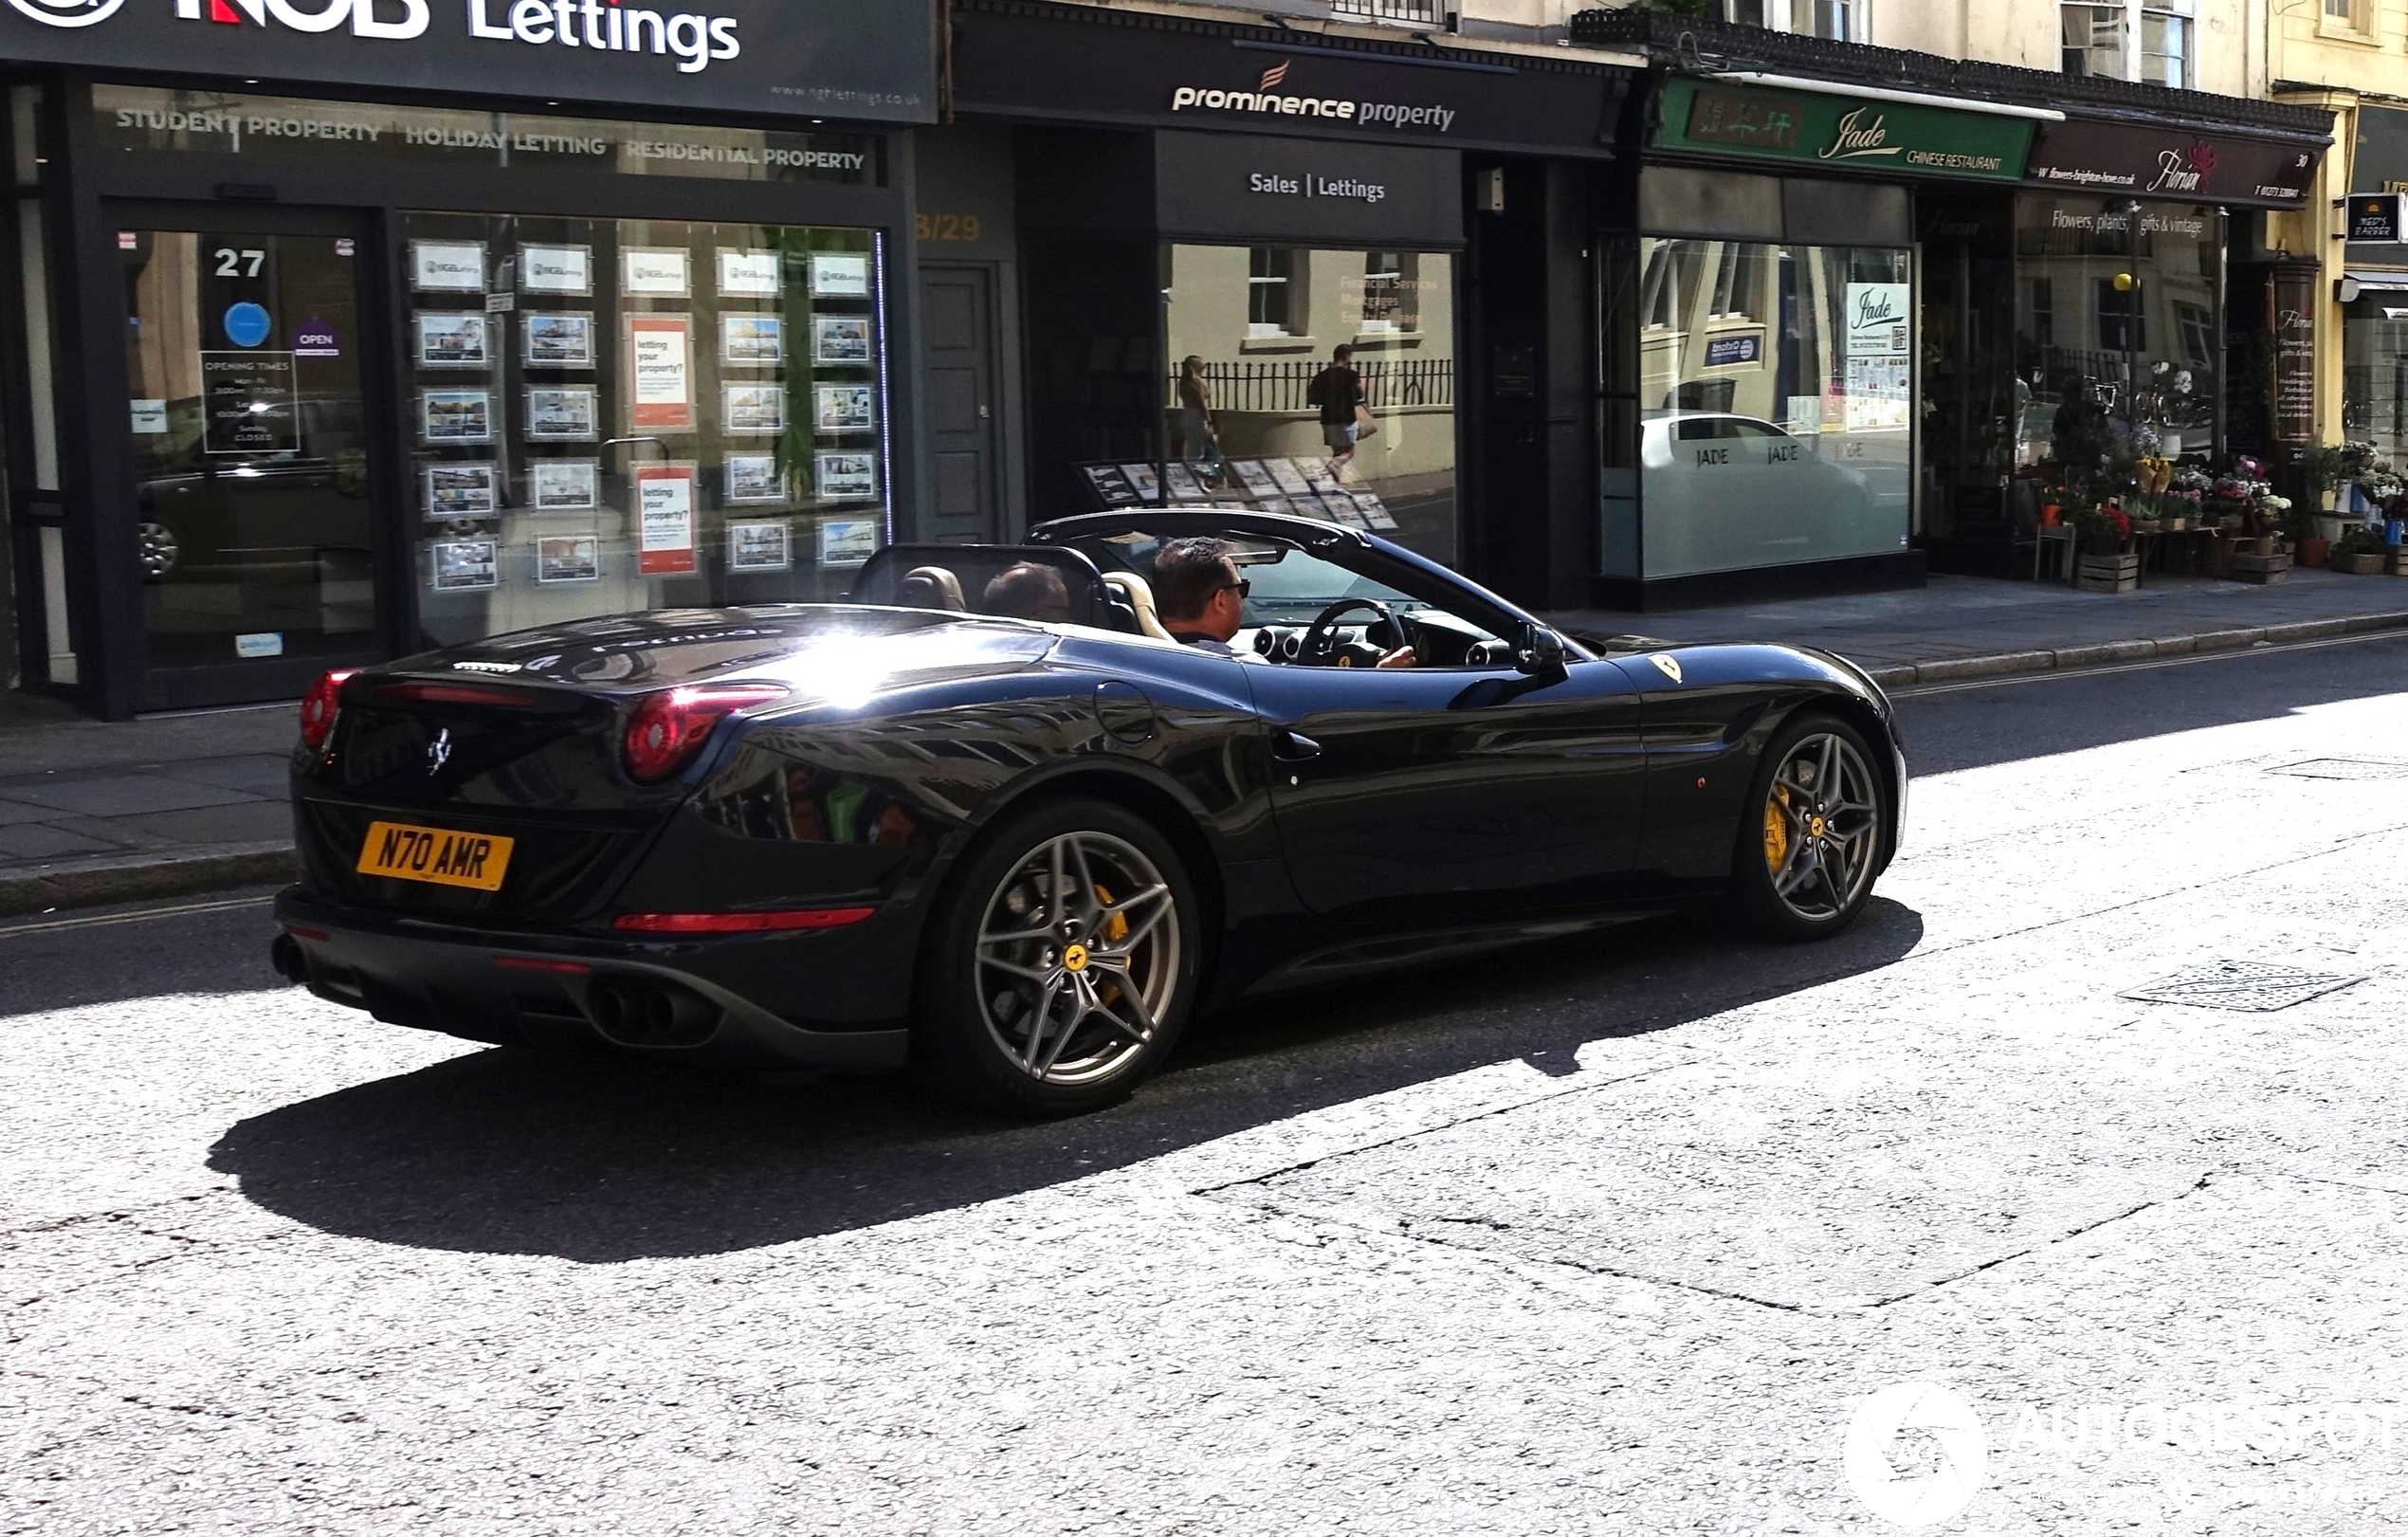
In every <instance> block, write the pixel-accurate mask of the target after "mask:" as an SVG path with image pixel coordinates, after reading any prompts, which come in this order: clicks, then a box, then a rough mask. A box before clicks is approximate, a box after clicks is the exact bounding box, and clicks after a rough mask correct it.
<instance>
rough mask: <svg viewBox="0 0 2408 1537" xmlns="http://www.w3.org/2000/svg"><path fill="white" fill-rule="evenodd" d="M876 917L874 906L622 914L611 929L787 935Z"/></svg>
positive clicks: (639, 931)
mask: <svg viewBox="0 0 2408 1537" xmlns="http://www.w3.org/2000/svg"><path fill="white" fill-rule="evenodd" d="M876 916H878V909H877V908H875V907H801V908H789V909H787V910H786V911H783V912H623V913H621V914H619V916H618V918H617V919H616V920H614V921H613V922H612V924H611V927H613V928H615V929H618V930H619V931H620V932H621V933H625V934H785V933H792V932H794V931H795V930H797V929H812V928H850V927H851V926H852V925H853V924H858V923H863V922H865V921H867V920H868V919H871V918H875V917H876Z"/></svg>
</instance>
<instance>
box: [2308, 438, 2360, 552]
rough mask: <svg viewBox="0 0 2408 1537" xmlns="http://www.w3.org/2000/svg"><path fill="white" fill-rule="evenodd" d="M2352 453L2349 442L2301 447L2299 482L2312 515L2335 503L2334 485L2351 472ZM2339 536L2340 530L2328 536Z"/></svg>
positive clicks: (2328, 537)
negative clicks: (2306, 493)
mask: <svg viewBox="0 0 2408 1537" xmlns="http://www.w3.org/2000/svg"><path fill="white" fill-rule="evenodd" d="M2349 468H2350V455H2349V451H2348V448H2347V446H2346V445H2338V444H2326V443H2320V444H2317V445H2315V446H2313V447H2311V448H2302V449H2301V450H2299V478H2300V484H2301V485H2302V486H2303V487H2304V488H2305V489H2306V490H2307V492H2308V502H2309V503H2311V508H2310V511H2311V515H2313V514H2317V513H2322V512H2324V511H2325V509H2326V508H2328V507H2330V506H2331V505H2332V498H2333V487H2335V486H2337V485H2340V484H2341V483H2342V480H2343V478H2344V476H2346V475H2347V474H2348V473H2349ZM2325 537H2326V538H2327V539H2334V538H2338V537H2339V530H2335V531H2334V532H2333V533H2332V534H2327V535H2326V536H2325Z"/></svg>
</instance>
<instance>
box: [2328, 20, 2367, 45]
mask: <svg viewBox="0 0 2408 1537" xmlns="http://www.w3.org/2000/svg"><path fill="white" fill-rule="evenodd" d="M2316 35H2317V36H2318V37H2320V38H2323V39H2324V40H2325V41H2326V42H2327V43H2355V44H2357V45H2358V46H2360V47H2362V48H2380V47H2381V46H2383V43H2382V39H2381V38H2380V37H2377V36H2376V35H2375V34H2374V33H2372V32H2362V31H2360V30H2359V29H2358V28H2357V27H2343V26H2340V25H2338V24H2337V23H2333V22H2328V21H2325V20H2322V19H2319V20H2318V22H2317V24H2316Z"/></svg>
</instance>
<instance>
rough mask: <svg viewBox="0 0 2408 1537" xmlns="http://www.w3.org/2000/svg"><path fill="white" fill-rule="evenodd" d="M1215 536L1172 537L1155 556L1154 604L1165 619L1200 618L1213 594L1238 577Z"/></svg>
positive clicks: (1167, 620) (1166, 620) (1227, 552)
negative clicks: (1202, 537)
mask: <svg viewBox="0 0 2408 1537" xmlns="http://www.w3.org/2000/svg"><path fill="white" fill-rule="evenodd" d="M1236 569H1237V568H1236V567H1235V566H1233V565H1232V564H1231V562H1230V558H1229V551H1228V550H1226V549H1224V548H1222V546H1221V541H1220V540H1216V539H1180V540H1172V541H1171V542H1170V543H1168V544H1165V545H1163V546H1162V548H1161V551H1160V553H1159V554H1158V555H1156V556H1155V557H1154V606H1155V608H1156V609H1157V610H1158V611H1159V612H1160V613H1161V615H1162V618H1163V619H1164V621H1165V622H1175V621H1177V620H1180V619H1201V618H1202V617H1204V606H1205V605H1206V604H1208V603H1210V602H1212V601H1213V594H1214V593H1215V592H1218V591H1219V590H1220V589H1222V588H1224V587H1227V586H1229V585H1230V584H1231V582H1233V581H1235V580H1237V576H1236V575H1235V573H1236Z"/></svg>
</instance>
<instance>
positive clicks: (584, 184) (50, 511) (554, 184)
mask: <svg viewBox="0 0 2408 1537" xmlns="http://www.w3.org/2000/svg"><path fill="white" fill-rule="evenodd" d="M219 9H225V8H219ZM251 9H253V8H249V7H244V6H237V7H236V8H235V14H236V15H237V18H238V19H237V20H236V22H234V23H232V24H229V25H211V24H208V23H203V24H200V25H198V26H191V25H179V24H178V23H176V22H175V21H174V20H173V18H172V17H169V18H166V19H164V20H162V19H160V18H155V17H151V16H147V15H146V16H140V17H137V16H136V15H135V14H134V13H132V12H130V11H129V12H127V13H126V14H125V17H124V20H125V22H126V27H125V29H123V30H122V31H119V29H118V28H117V27H116V26H115V25H114V23H112V24H111V25H99V26H95V27H90V28H88V29H87V30H86V32H85V34H84V35H83V36H82V38H81V39H79V40H76V41H78V42H80V44H81V46H84V47H87V48H91V49H92V50H93V51H94V53H95V54H96V55H97V54H99V53H100V52H101V51H102V50H105V54H106V57H105V58H101V57H85V58H73V59H63V60H62V61H61V62H62V63H63V64H83V65H85V66H87V67H83V68H61V69H58V70H54V71H48V72H46V73H44V74H41V75H40V76H36V77H27V78H25V79H23V80H21V81H20V82H17V83H15V84H14V85H13V86H12V87H11V90H12V97H13V101H12V104H13V107H14V111H13V113H12V137H13V143H12V151H13V161H14V164H15V166H16V170H17V175H18V194H19V195H18V198H17V205H16V213H17V217H18V220H19V223H20V235H21V238H20V240H19V241H17V242H15V243H12V244H13V247H14V249H16V250H17V251H19V252H22V253H23V260H22V261H21V263H20V269H19V271H18V274H17V281H18V282H19V283H20V284H21V285H22V292H23V293H24V294H25V296H26V305H25V313H26V317H27V320H26V321H25V323H24V325H23V328H22V329H21V331H20V332H19V333H18V335H17V336H15V337H13V338H11V343H12V351H13V353H14V355H15V356H14V360H13V361H14V366H13V368H12V370H11V373H12V375H13V380H12V383H13V388H12V389H11V391H10V395H11V402H10V404H11V419H10V421H9V438H10V441H11V442H12V443H18V444H25V445H27V446H28V447H29V448H30V449H31V452H30V453H29V454H27V455H24V456H22V457H23V460H24V462H26V463H27V465H28V466H29V467H30V469H31V473H30V474H29V475H25V476H18V477H12V481H22V482H23V483H24V484H22V485H14V486H12V489H13V490H14V492H15V506H14V508H13V509H12V510H13V511H14V514H15V522H16V526H17V530H18V546H17V549H18V558H19V570H20V572H21V573H22V574H23V576H21V579H20V583H19V589H20V595H21V606H23V607H24V608H25V609H27V615H26V624H25V627H24V646H23V651H24V656H25V662H26V668H25V670H26V672H27V676H28V679H29V680H31V681H36V682H44V681H46V683H47V684H48V685H49V686H52V687H54V688H57V689H61V690H71V691H73V692H74V693H76V694H78V695H80V696H81V697H82V699H83V700H84V701H85V702H86V703H87V704H89V705H90V706H91V707H93V708H95V709H97V710H99V711H101V712H103V713H107V714H110V715H124V714H129V713H133V712H135V711H138V710H149V709H162V708H176V707H186V706H193V705H203V704H229V703H240V702H247V701H253V700H265V699H276V698H287V697H291V696H293V695H295V694H297V693H298V692H300V691H301V688H302V687H303V686H306V684H307V682H308V681H309V679H310V678H311V677H312V676H314V675H315V674H316V673H317V672H318V671H319V670H322V669H324V668H330V667H338V666H348V665H357V664H360V663H366V662H373V661H376V660H379V659H382V658H385V657H390V656H392V655H396V654H403V653H406V652H409V651H413V650H421V649H424V648H427V647H431V646H440V645H448V644H453V643H457V642H460V641H465V640H470V639H475V638H478V637H481V636H483V635H487V634H492V633H497V632H500V631H510V630H520V629H525V628H529V627H535V626H543V625H554V624H563V623H568V622H571V621H575V620H579V619H585V618H591V617H594V616H598V615H603V614H609V613H620V612H625V611H628V610H632V609H642V608H682V607H703V606H712V605H721V604H729V603H752V602H774V601H793V600H803V599H812V598H819V597H826V596H831V595H837V594H840V593H841V592H842V591H843V590H844V589H845V587H846V586H847V585H848V582H849V574H850V572H851V570H852V569H853V568H855V567H857V566H858V565H859V564H860V563H861V562H862V561H863V560H865V559H866V558H867V557H868V555H869V554H870V553H871V552H873V551H874V550H875V549H876V548H877V547H878V546H879V545H880V544H881V543H883V542H885V541H886V540H890V539H892V538H894V537H895V535H896V533H897V526H896V522H897V516H898V509H899V508H903V507H907V506H908V505H909V504H910V496H911V492H912V489H913V487H914V485H915V469H914V454H913V452H912V448H911V445H912V442H913V438H912V423H913V421H914V415H915V408H914V402H913V389H914V386H915V383H916V380H915V378H914V375H913V371H912V370H911V369H909V368H908V367H905V366H899V364H898V362H897V357H898V350H899V349H903V348H907V347H908V346H909V345H910V335H911V331H910V320H911V315H910V305H909V304H908V303H907V302H905V301H904V300H903V298H902V297H901V296H902V295H903V294H906V293H908V291H909V290H908V285H907V284H903V282H902V280H903V278H904V276H905V275H906V273H907V271H908V267H909V250H908V241H907V230H908V197H907V188H908V181H909V174H910V147H909V140H908V136H907V135H905V134H903V133H899V132H896V131H895V126H896V125H897V124H898V123H901V122H907V121H916V120H924V119H928V118H930V117H933V113H934V106H933V102H934V84H933V78H932V77H933V64H932V60H933V46H934V45H933V40H932V34H931V27H930V23H929V19H928V17H927V16H926V15H924V14H921V13H920V8H912V7H903V8H895V10H894V11H893V12H892V13H887V12H885V9H884V8H882V14H881V16H880V17H879V18H877V19H874V20H866V19H864V18H862V17H861V16H860V15H859V14H858V11H857V8H853V7H850V6H848V5H844V4H841V3H837V0H828V3H825V4H822V3H818V0H812V3H810V4H804V5H796V4H794V3H793V0H778V3H776V4H769V3H767V0H759V3H755V4H750V5H740V4H733V3H722V4H721V5H719V6H718V7H717V8H716V11H717V13H716V14H714V15H711V16H701V15H695V16H684V15H681V16H676V17H668V16H664V15H663V14H661V13H657V12H655V11H652V10H650V9H644V8H629V9H625V10H623V11H622V10H617V9H613V10H611V11H609V12H607V13H606V12H604V11H603V10H602V9H601V8H599V7H589V8H587V12H585V13H581V12H579V11H577V10H576V9H575V8H566V9H564V10H563V11H561V12H558V13H554V12H553V11H552V10H551V8H542V7H538V8H529V7H519V8H516V9H514V10H512V11H511V12H510V19H509V21H508V22H507V23H504V22H502V21H501V20H499V19H498V18H497V17H496V16H491V15H487V14H485V12H484V10H483V9H482V8H476V7H471V8H468V13H467V16H466V18H465V30H463V31H461V32H460V33H459V34H458V35H450V34H449V33H448V32H447V28H448V27H459V26H461V25H462V21H461V18H460V17H458V16H457V15H456V14H454V13H449V12H450V11H451V8H440V9H444V10H446V11H447V15H445V16H444V17H442V18H441V19H439V20H438V19H436V18H433V17H431V16H429V14H428V13H427V11H426V9H425V8H423V7H414V6H408V5H398V4H397V5H391V6H378V7H362V8H358V9H357V12H356V15H355V16H354V26H353V27H350V28H347V29H342V30H337V29H335V28H332V27H320V28H319V29H318V30H317V31H314V32H311V31H305V30H304V31H297V30H295V29H294V28H293V27H291V26H290V25H289V22H290V18H289V17H287V16H286V14H285V11H286V10H287V9H291V8H284V9H278V8H277V7H275V6H273V5H270V6H267V7H266V8H265V9H264V10H263V11H262V13H261V15H260V16H259V17H256V18H254V17H252V16H251V15H250V10H251ZM337 9H341V8H337ZM493 9H494V10H495V11H497V12H498V11H499V9H501V8H493ZM537 10H543V11H544V12H545V13H546V14H545V15H544V16H542V17H538V16H537V15H536V14H535V12H536V11H537ZM349 13H350V12H347V14H349ZM328 14H332V13H331V12H329V13H328ZM319 19H320V20H322V19H323V18H322V17H320V18H319ZM538 22H540V23H541V25H538ZM412 23H414V24H415V25H416V27H417V30H416V31H414V32H409V31H407V30H406V28H407V27H409V26H410V25H411V24H412ZM395 28H400V29H402V30H394V29H395ZM19 29H20V30H23V29H24V28H19ZM9 41H10V42H11V43H14V42H17V41H19V40H18V39H16V38H15V37H13V36H11V38H10V39H9ZM43 41H44V42H46V43H49V44H52V45H54V46H52V51H53V52H54V53H57V52H67V51H72V50H68V49H66V48H65V47H64V44H58V43H57V42H56V40H50V39H45V40H43ZM245 43H246V44H248V45H250V46H251V47H252V49H253V52H251V53H249V54H246V55H244V57H245V58H246V60H247V61H248V62H247V63H246V64H242V65H240V66H232V65H227V64H226V60H227V59H228V58H230V57H232V51H231V50H233V48H234V46H235V45H237V44H245ZM221 56H224V57H221ZM220 66H225V67H228V68H229V70H230V69H231V68H234V67H239V68H240V69H241V70H242V73H241V74H240V75H239V76H233V75H230V74H229V76H228V78H216V77H211V78H207V79H196V78H193V77H192V75H191V74H190V73H189V72H190V71H192V70H195V69H201V68H216V67H220ZM144 67H148V68H151V69H153V70H157V71H164V70H166V69H169V68H173V69H176V70H178V71H179V73H178V74H175V75H168V74H165V73H152V74H147V75H135V74H131V73H122V71H130V70H135V69H141V68H144ZM438 93H440V94H438ZM602 101H609V102H611V103H613V104H612V105H611V106H608V107H599V106H590V105H584V104H582V103H592V102H602ZM12 457H13V456H12ZM37 573H38V574H39V579H38V580H35V579H32V578H33V577H34V576H35V574H37ZM28 588H31V589H32V590H33V593H34V599H33V601H30V602H25V601H24V596H25V595H26V594H27V590H28Z"/></svg>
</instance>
